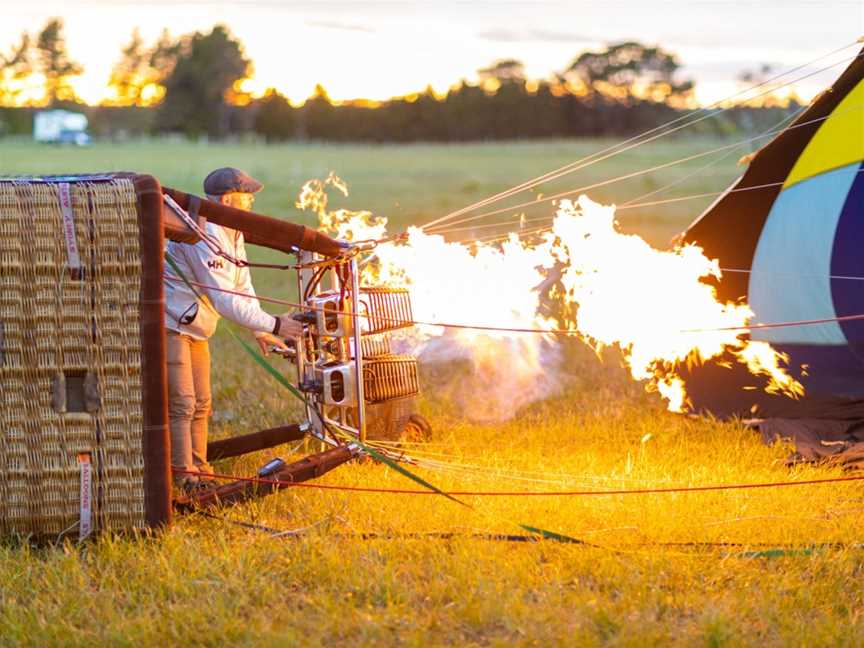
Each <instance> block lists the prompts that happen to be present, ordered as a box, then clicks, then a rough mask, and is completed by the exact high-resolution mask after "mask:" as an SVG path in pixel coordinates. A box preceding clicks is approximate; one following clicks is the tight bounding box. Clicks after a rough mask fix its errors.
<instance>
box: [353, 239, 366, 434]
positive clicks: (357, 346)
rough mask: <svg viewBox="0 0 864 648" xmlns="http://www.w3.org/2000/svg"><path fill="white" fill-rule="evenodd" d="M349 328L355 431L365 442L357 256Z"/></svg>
mask: <svg viewBox="0 0 864 648" xmlns="http://www.w3.org/2000/svg"><path fill="white" fill-rule="evenodd" d="M350 267H351V320H352V322H351V328H352V329H353V331H352V337H353V342H354V362H355V363H356V364H355V367H356V368H357V380H356V381H355V383H356V385H357V431H358V432H359V433H360V442H361V443H366V400H365V394H364V393H363V349H362V345H361V342H360V338H361V336H362V335H363V334H362V332H361V330H360V271H359V269H358V267H357V257H356V256H355V257H353V258H352V259H351V266H350Z"/></svg>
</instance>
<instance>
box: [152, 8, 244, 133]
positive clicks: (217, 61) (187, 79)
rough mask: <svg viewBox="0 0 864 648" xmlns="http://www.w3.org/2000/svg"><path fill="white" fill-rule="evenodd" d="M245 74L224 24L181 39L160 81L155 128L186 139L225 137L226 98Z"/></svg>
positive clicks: (240, 54)
mask: <svg viewBox="0 0 864 648" xmlns="http://www.w3.org/2000/svg"><path fill="white" fill-rule="evenodd" d="M169 58H170V57H169ZM250 69H251V65H250V62H249V61H248V60H247V59H246V57H245V55H244V53H243V46H242V45H241V43H240V42H239V41H238V40H236V39H235V38H233V37H232V36H231V34H230V33H229V31H228V29H227V28H226V27H225V26H224V25H216V26H215V27H214V28H213V29H212V30H211V31H210V33H208V34H204V33H201V32H196V33H194V34H192V35H191V36H187V37H185V38H183V39H182V40H181V43H180V46H179V48H178V54H177V57H176V61H175V62H174V64H173V66H172V67H171V69H170V73H169V74H168V76H167V77H166V79H165V99H164V100H163V101H162V104H161V105H160V106H159V113H158V124H159V126H160V128H161V129H162V130H168V131H181V132H184V133H186V134H187V135H191V136H198V135H204V134H206V135H210V136H214V137H221V136H224V135H225V134H227V132H228V127H229V123H230V115H229V105H228V101H227V95H228V93H229V92H230V91H231V90H232V88H234V87H235V84H237V83H239V82H240V81H241V80H242V79H244V78H246V77H247V76H248V75H249V73H250Z"/></svg>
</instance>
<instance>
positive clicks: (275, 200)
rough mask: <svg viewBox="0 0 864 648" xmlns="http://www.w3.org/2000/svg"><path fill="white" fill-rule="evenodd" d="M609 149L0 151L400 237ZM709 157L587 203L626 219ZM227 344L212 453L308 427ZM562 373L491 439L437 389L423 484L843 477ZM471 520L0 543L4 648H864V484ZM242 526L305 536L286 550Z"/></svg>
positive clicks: (408, 516)
mask: <svg viewBox="0 0 864 648" xmlns="http://www.w3.org/2000/svg"><path fill="white" fill-rule="evenodd" d="M608 144H609V142H598V141H588V142H548V143H524V144H489V145H471V146H431V145H422V146H421V145H417V146H405V147H390V146H382V147H362V146H319V145H302V146H299V145H292V146H280V147H255V146H251V145H249V146H246V145H237V146H227V145H226V146H221V145H219V146H216V145H213V146H204V145H201V146H196V145H189V144H181V143H167V144H166V143H156V142H148V143H126V144H122V145H116V146H109V145H106V144H99V145H97V146H94V147H92V148H89V149H84V150H73V149H55V148H37V147H34V146H33V145H30V144H22V143H3V142H0V173H53V172H70V171H78V172H83V171H95V170H106V169H133V170H136V171H146V172H151V173H154V174H155V175H156V176H157V177H159V178H160V180H162V182H163V183H165V184H168V185H172V186H176V187H178V188H182V189H186V190H192V191H197V190H199V186H200V181H201V178H202V177H203V176H204V175H205V174H206V173H207V172H208V171H209V170H210V169H211V168H212V167H216V166H220V165H227V164H230V165H235V166H240V167H244V168H246V169H248V170H249V171H250V172H251V173H252V174H253V175H256V176H259V177H261V179H262V180H264V182H265V183H266V184H267V189H266V190H265V191H264V192H263V193H262V194H261V198H260V200H259V201H258V203H257V204H256V208H258V209H260V211H262V212H265V213H272V214H274V215H280V216H284V217H286V218H291V219H298V220H299V219H302V218H307V217H306V216H305V215H300V214H298V213H297V212H296V211H294V210H293V208H292V202H293V198H294V196H295V195H296V193H297V191H298V189H299V187H300V185H301V184H302V183H303V182H304V181H305V180H307V179H309V178H312V177H321V176H323V175H325V174H326V173H328V172H329V171H331V170H333V171H335V172H337V173H338V174H339V175H341V176H342V177H343V178H344V179H345V180H346V181H347V182H348V183H349V186H350V187H351V190H352V194H351V196H350V197H349V198H348V199H347V200H342V201H340V203H341V204H344V205H346V206H348V207H351V208H354V209H359V208H368V209H371V210H373V211H375V212H376V213H380V214H382V215H386V216H388V217H390V218H391V219H392V222H393V223H394V224H395V225H396V226H397V229H398V227H399V226H404V225H406V224H409V223H413V222H424V221H427V220H430V219H432V218H434V217H436V216H438V215H440V214H442V213H445V212H447V211H450V210H453V209H455V208H458V207H460V206H462V205H464V204H467V203H469V202H472V201H474V200H477V199H479V198H482V197H484V196H485V195H488V194H490V193H494V192H496V191H499V190H501V189H504V188H507V187H508V186H511V185H513V184H515V183H518V182H521V181H522V180H524V179H526V178H529V177H533V176H536V175H539V174H540V173H542V172H545V171H547V170H549V169H552V168H555V167H557V166H559V165H561V164H564V163H566V162H569V161H572V160H574V159H576V158H579V157H581V156H582V155H584V154H586V153H590V152H592V151H594V150H597V149H599V148H602V147H604V146H607V145H608ZM721 145H723V142H718V141H716V140H697V141H687V140H677V141H674V142H671V143H668V142H664V143H663V144H662V145H661V146H655V147H653V148H651V147H645V150H644V151H643V150H642V149H637V150H636V151H634V152H633V153H632V154H631V155H629V156H622V158H621V159H615V162H614V164H606V165H605V166H603V167H602V168H601V165H597V167H596V168H595V167H591V169H586V170H585V171H583V172H580V174H577V175H576V177H573V178H570V179H568V180H566V181H561V182H560V183H559V184H557V185H555V186H549V187H543V193H546V194H548V193H551V192H555V191H562V190H566V189H569V188H574V187H578V186H582V185H587V184H590V183H592V182H596V181H598V180H601V179H605V178H608V177H612V176H616V175H621V174H625V173H629V172H632V171H635V170H638V169H641V168H643V167H649V166H653V165H656V164H661V163H663V162H666V161H670V160H674V159H677V158H679V157H683V156H686V155H690V154H693V153H695V152H698V151H701V150H706V149H710V148H713V147H716V146H721ZM649 149H650V150H649ZM745 152H747V151H746V149H744V150H742V151H740V153H745ZM737 153H739V152H738V151H736V154H735V155H731V156H729V157H728V158H726V159H725V160H723V161H722V162H720V163H719V164H717V165H716V166H715V167H712V168H711V169H708V170H706V171H705V172H704V173H702V174H699V175H697V176H694V177H693V178H690V179H688V180H687V181H686V182H683V183H682V184H681V185H680V186H678V187H676V189H675V190H674V192H670V193H666V194H663V195H660V196H657V198H665V197H671V196H674V195H688V194H691V193H700V192H705V191H719V190H721V189H722V188H724V187H725V186H726V184H727V183H728V181H729V180H730V179H732V178H733V177H734V176H735V175H736V173H737V172H738V170H737V168H736V167H735V161H736V160H737V157H738V154H737ZM709 159H710V158H706V159H703V160H697V161H695V162H693V163H691V164H690V166H688V167H685V168H683V169H679V168H674V169H669V170H665V171H664V172H663V173H661V174H660V175H659V177H658V176H650V177H646V178H638V179H634V180H632V181H630V184H623V183H622V184H620V185H611V186H610V187H606V188H604V189H605V191H597V192H593V191H592V192H589V194H590V195H591V196H592V197H594V198H595V199H599V200H603V201H611V202H618V203H621V202H624V201H626V200H629V199H630V198H632V197H634V196H638V195H640V194H642V193H646V192H648V191H651V190H653V189H655V188H658V187H661V186H663V185H665V184H666V183H668V182H671V181H673V180H675V179H676V178H680V177H682V176H683V175H686V174H688V173H689V172H692V170H693V169H696V168H698V167H699V166H701V165H702V164H704V163H705V162H706V161H708V160H709ZM588 171H590V173H588ZM705 202H706V201H705V200H703V201H702V202H701V203H700V202H699V201H693V202H688V203H683V204H680V203H679V204H673V206H671V207H670V208H669V209H662V208H658V210H657V211H653V212H641V213H638V214H637V213H635V212H634V213H631V215H628V216H623V212H622V218H621V221H622V226H623V227H624V228H626V229H628V230H630V231H636V232H640V233H642V234H644V235H645V236H646V237H647V238H649V239H650V240H652V241H654V242H655V243H657V244H660V243H662V242H663V241H665V240H668V238H669V237H670V236H671V235H673V234H674V233H675V232H676V231H678V230H680V229H681V227H683V226H684V225H686V223H687V222H688V221H689V220H690V219H692V218H693V217H695V216H696V215H698V212H699V211H700V209H701V207H702V206H704V204H705ZM542 209H543V208H537V212H538V215H543V211H542ZM306 222H309V221H308V220H307V221H306ZM255 280H256V286H257V287H258V289H259V292H260V293H265V294H270V295H276V296H280V295H284V294H287V293H286V292H285V291H286V290H287V288H285V286H283V282H284V278H282V277H279V276H276V275H274V273H269V274H268V273H266V272H261V273H256V277H255ZM213 344H214V369H213V377H214V396H215V412H214V421H213V426H212V431H213V435H214V436H224V435H228V434H234V433H242V432H248V431H252V430H258V429H261V428H264V427H269V426H272V425H276V424H280V423H283V422H287V421H291V420H295V418H296V416H297V415H298V412H297V408H296V406H295V405H294V403H292V401H291V400H290V396H288V395H287V394H286V393H285V392H283V391H280V388H279V386H278V385H277V384H276V383H275V382H272V381H271V380H269V379H268V378H267V377H265V376H262V375H261V373H260V369H258V368H256V367H255V366H254V365H252V364H251V363H250V362H249V361H248V360H247V359H246V358H245V356H244V355H243V353H242V351H240V350H238V349H237V348H236V347H235V346H234V345H233V343H232V342H231V341H230V339H229V338H228V337H227V336H226V335H225V334H224V331H220V333H219V334H217V336H216V338H215V339H214V343H213ZM565 352H566V353H567V359H568V366H569V367H571V369H570V370H569V371H568V373H567V376H566V384H565V387H564V389H563V392H562V393H561V394H560V395H558V396H556V397H555V398H551V399H549V400H547V401H544V402H541V403H536V404H534V405H531V406H529V407H527V408H525V409H524V410H523V411H521V412H520V413H519V415H518V416H517V417H516V418H515V419H513V420H510V421H508V422H506V423H503V424H499V425H494V426H491V425H479V424H473V423H471V422H469V421H467V420H466V419H465V418H464V417H462V416H461V415H460V412H459V410H458V408H456V407H455V406H454V405H453V404H452V403H450V402H448V400H447V399H446V398H445V397H444V396H443V395H442V392H441V391H440V390H439V389H438V387H439V385H440V380H441V376H439V375H438V374H437V373H432V372H429V373H427V375H426V385H425V387H426V388H425V393H424V397H423V398H422V399H421V401H420V408H421V411H422V413H423V414H425V415H426V416H427V417H428V418H429V419H430V420H431V422H432V424H433V427H434V430H435V431H434V435H433V438H432V440H431V441H430V442H429V443H428V444H424V445H423V446H418V447H412V450H414V451H415V452H416V453H417V454H425V455H429V456H434V457H437V458H441V459H444V460H446V461H448V462H450V463H451V464H454V465H456V464H458V465H459V466H460V467H459V468H452V469H451V470H448V471H446V472H423V473H422V474H423V475H424V476H425V477H427V478H428V479H429V480H430V481H432V482H433V483H435V484H436V485H438V486H440V487H442V488H444V489H445V490H475V489H476V490H493V489H498V490H501V489H503V490H547V489H579V488H584V489H616V488H640V487H653V486H671V485H697V484H710V483H732V482H763V481H777V480H801V479H809V478H820V477H829V476H835V475H838V474H839V471H838V470H837V469H831V468H827V467H813V466H798V467H795V468H788V467H786V466H785V465H784V459H785V457H786V456H787V455H788V452H789V449H788V448H784V447H766V446H764V445H762V444H761V442H760V440H759V438H758V437H757V435H755V434H754V433H753V432H750V431H748V430H746V429H744V428H743V427H741V426H740V425H737V424H735V423H720V422H716V421H711V420H704V419H691V418H686V417H682V416H677V415H673V414H670V413H667V412H665V411H664V408H663V406H662V404H661V403H660V402H659V399H657V398H656V397H655V396H652V395H648V394H645V393H644V392H643V390H642V388H641V387H640V386H639V385H635V384H633V383H632V382H630V381H629V380H628V379H627V378H626V376H625V375H624V372H623V370H622V369H621V368H620V367H619V366H618V363H617V361H616V358H615V356H614V354H607V356H606V357H605V362H600V361H599V360H598V359H597V358H596V357H595V356H594V355H593V354H592V353H590V352H588V351H587V350H586V349H585V348H583V347H580V346H579V345H578V344H576V343H574V344H572V345H569V346H568V347H567V348H566V349H565ZM286 452H287V449H286V448H278V449H275V450H274V451H272V452H267V453H259V454H258V455H256V456H251V457H245V458H243V459H242V460H238V461H236V462H223V463H222V464H220V465H219V466H218V468H219V469H220V470H224V471H226V472H236V473H242V474H249V473H251V472H252V471H253V470H254V469H256V468H257V467H258V466H260V465H261V464H263V463H264V462H265V461H266V460H267V459H268V458H270V457H271V456H275V455H279V456H282V457H283V458H288V456H287V454H286ZM322 483H326V484H341V485H373V486H381V487H394V488H414V487H415V485H414V484H413V483H411V482H408V481H406V479H405V478H404V477H402V476H400V475H399V474H397V473H395V472H394V471H392V470H390V469H388V468H386V467H384V466H381V465H377V464H373V463H362V464H357V465H348V466H344V467H342V468H340V469H338V470H336V471H334V472H332V473H330V474H329V475H327V476H326V477H325V478H324V479H323V480H322ZM465 501H466V502H467V503H468V504H470V505H471V506H472V507H473V508H470V509H469V508H466V507H461V506H459V505H457V504H454V503H452V502H449V501H447V500H445V499H443V498H441V497H437V496H407V495H381V494H362V493H345V492H339V491H316V490H313V489H295V490H292V491H290V492H283V493H281V494H279V495H276V496H273V497H270V498H268V499H266V500H262V501H260V502H257V503H254V504H248V505H244V506H240V507H235V508H233V509H226V510H222V511H220V512H219V513H218V517H219V518H220V519H211V518H207V517H203V516H188V517H185V518H181V519H178V520H177V522H176V524H175V525H174V526H173V527H172V528H171V529H169V530H167V531H165V532H164V533H162V534H160V535H158V536H156V537H152V538H137V539H136V538H130V537H102V538H100V539H99V540H97V541H95V542H92V543H89V544H86V545H84V546H80V547H79V546H76V545H74V544H72V543H67V544H63V545H61V546H58V547H50V548H31V547H29V546H26V545H22V544H17V543H12V542H7V543H5V544H0V645H2V646H6V645H9V646H17V645H23V646H43V645H91V644H93V643H97V642H100V643H108V644H118V645H139V646H141V645H153V644H162V645H183V644H186V645H297V644H301V643H302V644H303V645H310V646H318V645H321V646H332V645H343V644H344V645H409V646H427V645H460V646H462V645H465V646H475V645H476V646H487V645H493V646H505V645H507V646H509V645H541V646H545V645H560V646H565V645H588V646H593V645H615V646H647V645H681V646H691V645H697V646H698V645H706V646H726V645H729V646H738V645H760V646H775V645H777V646H779V645H793V646H859V645H862V644H864V588H862V587H861V579H862V575H864V552H862V550H861V549H860V548H856V547H855V546H854V545H855V543H858V542H861V541H862V536H864V534H862V526H864V525H862V522H861V519H862V512H864V496H862V492H861V486H860V485H859V483H858V482H848V483H843V484H833V485H824V486H798V487H793V488H785V489H764V490H741V491H726V492H704V493H687V494H683V493H679V494H652V495H615V496H592V497H570V498H548V497H542V498H534V497H523V498H515V497H507V498H480V497H468V498H465ZM226 520H231V521H234V522H253V523H255V524H259V525H265V526H268V527H272V528H275V529H280V530H291V529H298V530H303V532H302V533H300V534H298V535H294V536H288V537H272V536H271V535H269V534H267V533H264V532H262V531H260V530H253V529H248V528H244V527H241V526H238V525H235V524H231V523H228V522H226ZM519 524H524V525H530V526H534V527H542V528H545V529H549V530H551V531H555V532H558V533H561V534H566V535H567V536H570V537H573V538H578V539H580V540H582V541H584V542H585V543H587V544H565V543H556V542H549V541H544V542H527V543H526V542H512V541H511V542H507V541H504V540H502V539H499V540H497V541H496V540H491V539H488V538H486V537H485V534H522V533H524V531H523V530H522V529H521V528H520V526H518V525H519ZM425 534H439V535H431V536H427V535H425ZM440 534H444V535H443V536H442V535H440ZM784 547H785V548H787V550H786V551H780V552H772V551H769V550H771V549H775V548H784ZM758 552H764V553H758Z"/></svg>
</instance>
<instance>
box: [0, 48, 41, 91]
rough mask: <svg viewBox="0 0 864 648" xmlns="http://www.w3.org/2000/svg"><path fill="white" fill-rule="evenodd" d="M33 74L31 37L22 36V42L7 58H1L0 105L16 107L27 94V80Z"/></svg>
mask: <svg viewBox="0 0 864 648" xmlns="http://www.w3.org/2000/svg"><path fill="white" fill-rule="evenodd" d="M31 74H33V54H32V47H31V43H30V35H29V34H28V33H27V32H24V33H22V34H21V40H20V41H19V43H18V45H16V46H14V47H13V48H12V50H11V51H10V52H9V54H8V55H7V56H0V105H2V106H16V105H19V103H20V101H19V100H20V97H21V94H22V93H24V92H25V90H26V87H25V83H26V80H27V78H28V77H29V76H30V75H31Z"/></svg>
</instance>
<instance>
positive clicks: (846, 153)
mask: <svg viewBox="0 0 864 648" xmlns="http://www.w3.org/2000/svg"><path fill="white" fill-rule="evenodd" d="M861 160H864V80H862V81H860V82H859V83H858V85H856V86H855V87H854V88H853V89H852V91H851V92H850V93H849V94H847V95H846V97H844V99H843V101H841V102H840V103H839V104H838V105H837V107H836V108H835V109H834V111H833V112H832V113H831V115H830V116H829V117H828V119H826V120H825V121H824V122H823V123H822V125H821V126H820V127H819V130H817V131H816V134H815V135H814V136H813V137H812V138H811V139H810V142H809V143H808V144H807V148H805V149H804V152H803V153H802V154H801V156H800V157H799V158H798V161H797V162H796V163H795V166H794V167H793V168H792V172H791V173H790V174H789V176H788V177H787V178H786V182H785V183H784V184H783V188H784V189H786V188H787V187H789V186H791V185H793V184H795V183H796V182H801V181H802V180H806V179H807V178H812V177H813V176H815V175H819V174H820V173H825V172H826V171H831V170H832V169H837V168H839V167H842V166H846V165H848V164H854V163H855V162H860V161H861Z"/></svg>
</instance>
